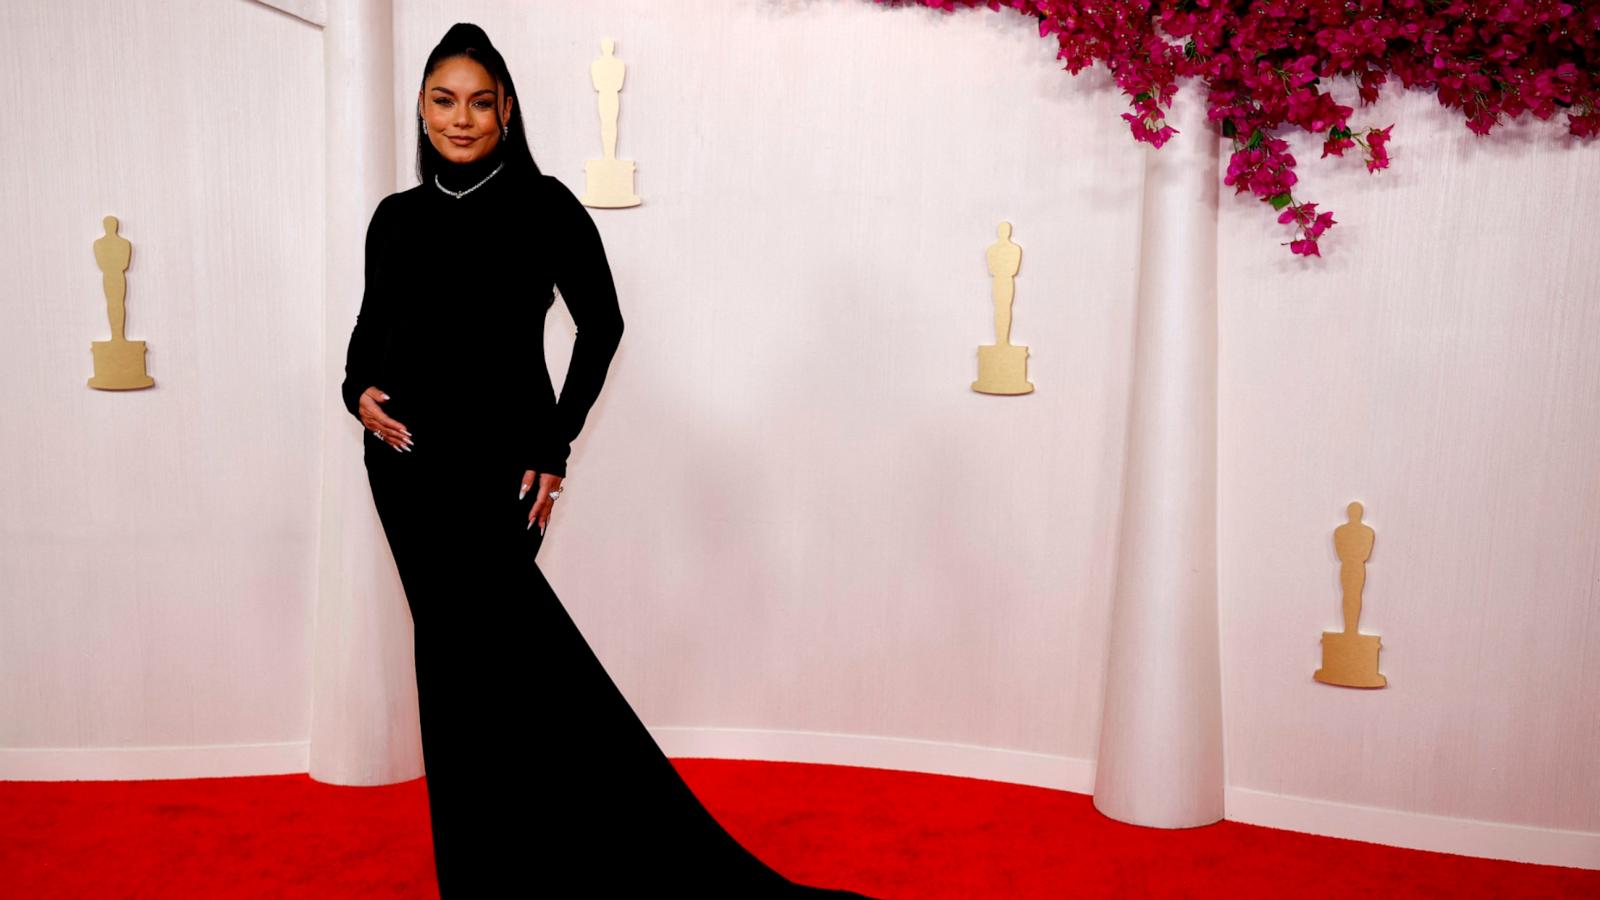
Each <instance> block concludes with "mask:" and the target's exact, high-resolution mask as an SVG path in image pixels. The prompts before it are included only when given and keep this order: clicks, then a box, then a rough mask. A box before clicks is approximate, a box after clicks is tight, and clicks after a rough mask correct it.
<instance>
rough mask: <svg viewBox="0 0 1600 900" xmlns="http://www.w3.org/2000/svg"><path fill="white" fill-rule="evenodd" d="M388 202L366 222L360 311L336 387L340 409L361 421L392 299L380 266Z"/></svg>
mask: <svg viewBox="0 0 1600 900" xmlns="http://www.w3.org/2000/svg"><path fill="white" fill-rule="evenodd" d="M391 196H392V195H391ZM388 200H389V198H387V197H385V198H384V200H383V201H380V202H379V203H378V208H377V209H375V210H373V211H372V219H371V221H369V222H368V223H367V240H366V250H365V254H364V256H365V264H364V271H363V276H362V278H363V282H364V287H363V289H362V293H361V310H360V311H359V312H358V313H357V314H356V325H355V328H354V330H352V331H351V332H350V346H349V349H348V350H346V351H345V360H344V383H343V384H342V385H340V386H339V393H340V395H341V396H342V397H343V398H344V408H345V409H347V410H349V411H350V415H352V416H355V417H356V418H357V419H360V418H361V413H360V406H361V394H362V393H363V392H365V391H366V389H367V388H369V387H372V386H374V385H376V384H377V380H378V376H379V371H380V368H381V364H382V361H383V349H384V340H385V338H386V337H387V330H388V327H389V322H388V317H389V312H390V303H391V302H392V300H393V298H392V297H390V296H389V290H388V282H387V281H386V280H385V278H384V266H383V251H384V243H385V240H386V232H385V230H384V229H385V228H386V225H385V222H386V220H385V218H384V215H383V212H384V209H383V207H384V203H387V202H388ZM379 386H380V387H381V385H379Z"/></svg>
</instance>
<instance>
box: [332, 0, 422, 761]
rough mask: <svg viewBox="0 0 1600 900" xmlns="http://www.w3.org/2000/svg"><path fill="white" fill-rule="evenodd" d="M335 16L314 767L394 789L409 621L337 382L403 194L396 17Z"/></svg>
mask: <svg viewBox="0 0 1600 900" xmlns="http://www.w3.org/2000/svg"><path fill="white" fill-rule="evenodd" d="M326 15H327V21H326V26H325V29H324V31H323V47H324V55H323V59H324V67H325V72H326V84H327V90H326V98H327V99H326V104H327V105H326V108H325V115H326V125H325V127H326V129H327V141H326V154H327V157H326V158H327V165H326V178H327V197H328V200H327V203H328V206H327V235H328V237H327V240H328V245H327V254H326V258H327V261H328V264H327V265H328V268H327V273H326V285H327V295H326V304H325V307H324V308H325V310H326V318H325V326H324V333H325V335H326V345H325V354H326V355H325V361H326V366H327V368H326V373H325V376H324V378H323V383H324V391H323V401H324V403H325V404H326V405H325V413H324V416H323V440H322V537H321V544H320V546H321V558H320V561H319V576H320V577H319V590H318V597H317V610H316V623H317V628H316V642H315V645H314V647H313V651H312V652H313V667H312V685H311V739H310V759H309V766H310V774H311V777H312V778H315V779H317V780H319V781H327V782H333V783H336V784H352V785H368V784H388V783H391V782H396V781H404V780H407V779H410V778H415V777H417V776H418V775H420V774H422V748H421V743H420V738H419V733H418V730H417V708H416V675H415V670H414V668H413V662H412V655H411V617H410V612H409V610H408V609H407V607H406V603H405V595H404V593H403V592H402V591H401V588H400V581H399V576H398V575H397V574H396V571H395V568H394V561H393V559H392V558H391V556H390V554H389V545H388V542H387V541H386V540H385V538H384V535H383V528H382V526H381V524H380V523H379V521H378V517H377V512H376V510H375V509H374V507H373V505H372V493H371V489H370V488H369V487H368V485H367V475H366V467H365V466H364V464H363V463H362V456H361V425H360V423H358V422H357V421H356V420H355V418H354V417H352V416H351V415H350V414H349V413H348V412H347V411H346V410H345V408H344V405H343V403H342V401H341V399H340V396H339V384H340V382H341V381H342V380H343V379H344V357H345V349H346V347H347V346H348V343H349V340H350V329H351V327H352V326H353V325H354V324H355V320H356V311H357V309H358V308H359V307H360V305H361V292H362V287H363V268H364V256H363V249H364V246H365V240H366V231H367V222H368V221H369V219H370V218H371V216H372V210H373V209H374V208H376V207H377V205H378V201H379V200H381V199H383V197H384V196H385V195H387V194H389V193H391V192H393V191H394V189H395V186H396V181H395V156H396V154H395V146H396V144H395V141H396V135H395V122H396V119H397V116H396V111H395V109H394V106H395V103H396V100H395V97H396V90H395V87H394V65H393V55H394V37H393V10H392V8H391V0H328V3H327V10H326Z"/></svg>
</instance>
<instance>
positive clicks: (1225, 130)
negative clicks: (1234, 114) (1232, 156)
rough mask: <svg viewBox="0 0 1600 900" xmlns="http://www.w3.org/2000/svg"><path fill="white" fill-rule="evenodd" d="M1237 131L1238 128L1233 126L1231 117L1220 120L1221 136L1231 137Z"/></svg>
mask: <svg viewBox="0 0 1600 900" xmlns="http://www.w3.org/2000/svg"><path fill="white" fill-rule="evenodd" d="M1238 133H1239V129H1238V128H1236V127H1234V124H1233V120H1232V119H1223V120H1222V136H1223V137H1233V136H1234V135H1236V134H1238Z"/></svg>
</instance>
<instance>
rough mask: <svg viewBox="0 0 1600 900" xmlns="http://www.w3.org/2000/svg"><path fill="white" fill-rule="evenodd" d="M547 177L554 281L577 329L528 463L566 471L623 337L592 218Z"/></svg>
mask: <svg viewBox="0 0 1600 900" xmlns="http://www.w3.org/2000/svg"><path fill="white" fill-rule="evenodd" d="M546 177H547V178H548V179H549V181H550V183H551V184H550V188H551V204H552V206H553V207H554V210H555V212H554V218H555V220H556V223H555V226H554V228H553V229H552V232H551V234H552V239H553V240H554V241H555V244H556V247H555V251H556V252H555V254H554V260H555V271H554V275H555V286H556V289H557V290H559V291H560V292H561V299H562V300H563V301H564V302H565V303H566V304H567V311H568V312H569V313H570V314H571V316H572V323H573V325H575V326H576V327H577V332H578V333H577V337H576V338H575V339H574V340H573V343H572V361H571V362H570V363H569V364H568V366H567V377H566V381H565V382H564V383H563V385H562V388H561V396H560V398H559V399H558V401H557V403H556V408H555V415H554V416H553V421H552V422H550V424H549V427H540V428H537V429H535V430H534V435H535V436H534V439H533V441H534V445H533V447H531V448H530V449H529V456H528V468H530V469H533V470H534V471H536V472H549V473H551V474H554V475H561V476H565V475H566V474H567V456H568V454H569V453H571V451H572V442H573V441H574V440H575V439H576V438H577V437H578V433H579V432H580V431H582V430H583V423H584V420H585V419H586V418H588V415H589V408H590V407H592V406H594V403H595V400H596V399H598V398H599V396H600V388H601V386H603V385H604V384H605V380H606V371H607V369H609V368H610V366H611V358H612V357H613V356H614V355H615V354H616V352H617V345H618V344H619V343H621V341H622V311H621V310H620V309H619V308H618V306H617V289H616V285H615V284H613V282H612V280H611V266H610V264H609V263H607V261H606V251H605V247H604V246H603V245H602V244H601V242H600V232H599V230H598V229H596V228H595V225H594V219H592V218H591V217H590V216H589V211H588V210H587V209H585V208H584V206H583V204H582V203H580V202H578V198H577V197H576V196H574V195H573V193H572V191H571V190H569V189H568V188H567V186H566V185H565V184H562V183H561V182H560V181H559V180H557V179H556V178H554V177H553V176H546Z"/></svg>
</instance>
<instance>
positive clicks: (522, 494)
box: [517, 485, 528, 500]
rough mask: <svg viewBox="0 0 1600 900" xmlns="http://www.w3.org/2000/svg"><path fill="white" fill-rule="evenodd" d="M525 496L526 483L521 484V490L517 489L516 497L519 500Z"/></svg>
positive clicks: (526, 494) (526, 491)
mask: <svg viewBox="0 0 1600 900" xmlns="http://www.w3.org/2000/svg"><path fill="white" fill-rule="evenodd" d="M526 496H528V486H527V485H523V486H522V490H520V491H517V499H518V500H521V499H522V498H523V497H526Z"/></svg>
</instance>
